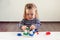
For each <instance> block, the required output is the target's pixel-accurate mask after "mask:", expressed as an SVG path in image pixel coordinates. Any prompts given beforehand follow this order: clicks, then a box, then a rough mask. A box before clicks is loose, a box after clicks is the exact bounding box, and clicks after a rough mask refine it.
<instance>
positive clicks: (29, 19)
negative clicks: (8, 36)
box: [20, 3, 40, 31]
mask: <svg viewBox="0 0 60 40" xmlns="http://www.w3.org/2000/svg"><path fill="white" fill-rule="evenodd" d="M37 16H38V13H37V7H36V5H34V4H33V3H28V4H26V5H25V10H24V16H23V17H24V18H23V20H22V21H21V23H20V28H21V29H22V30H23V31H24V30H25V29H26V27H29V28H30V30H33V29H38V28H39V27H40V21H39V20H38V18H37Z"/></svg>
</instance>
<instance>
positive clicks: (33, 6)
mask: <svg viewBox="0 0 60 40" xmlns="http://www.w3.org/2000/svg"><path fill="white" fill-rule="evenodd" d="M33 8H35V9H36V10H35V18H38V13H37V7H36V5H35V4H33V3H28V4H26V5H25V8H24V16H23V18H24V19H26V9H33Z"/></svg>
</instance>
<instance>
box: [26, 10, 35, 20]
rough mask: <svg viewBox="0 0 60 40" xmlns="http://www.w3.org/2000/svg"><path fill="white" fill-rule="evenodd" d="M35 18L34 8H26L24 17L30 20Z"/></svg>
mask: <svg viewBox="0 0 60 40" xmlns="http://www.w3.org/2000/svg"><path fill="white" fill-rule="evenodd" d="M34 18H35V10H34V9H26V19H27V20H32V19H34Z"/></svg>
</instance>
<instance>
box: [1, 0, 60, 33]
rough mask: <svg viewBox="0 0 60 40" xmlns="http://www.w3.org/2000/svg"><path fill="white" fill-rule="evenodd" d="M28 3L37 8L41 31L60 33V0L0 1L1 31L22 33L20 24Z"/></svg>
mask: <svg viewBox="0 0 60 40" xmlns="http://www.w3.org/2000/svg"><path fill="white" fill-rule="evenodd" d="M27 3H34V4H35V5H36V6H37V10H38V14H39V20H40V21H41V27H40V29H39V31H60V0H0V31H6V32H7V31H13V32H14V31H20V30H19V28H18V24H19V22H20V21H21V20H22V19H23V13H24V7H25V4H27Z"/></svg>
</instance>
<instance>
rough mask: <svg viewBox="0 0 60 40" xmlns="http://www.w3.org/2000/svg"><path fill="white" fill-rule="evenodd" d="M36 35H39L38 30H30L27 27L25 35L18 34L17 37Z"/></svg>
mask: <svg viewBox="0 0 60 40" xmlns="http://www.w3.org/2000/svg"><path fill="white" fill-rule="evenodd" d="M35 33H37V35H38V34H39V33H38V30H37V29H33V30H30V28H28V27H27V28H26V30H25V31H24V32H23V34H21V33H18V34H17V36H22V35H25V36H27V35H28V36H34V34H35Z"/></svg>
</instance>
